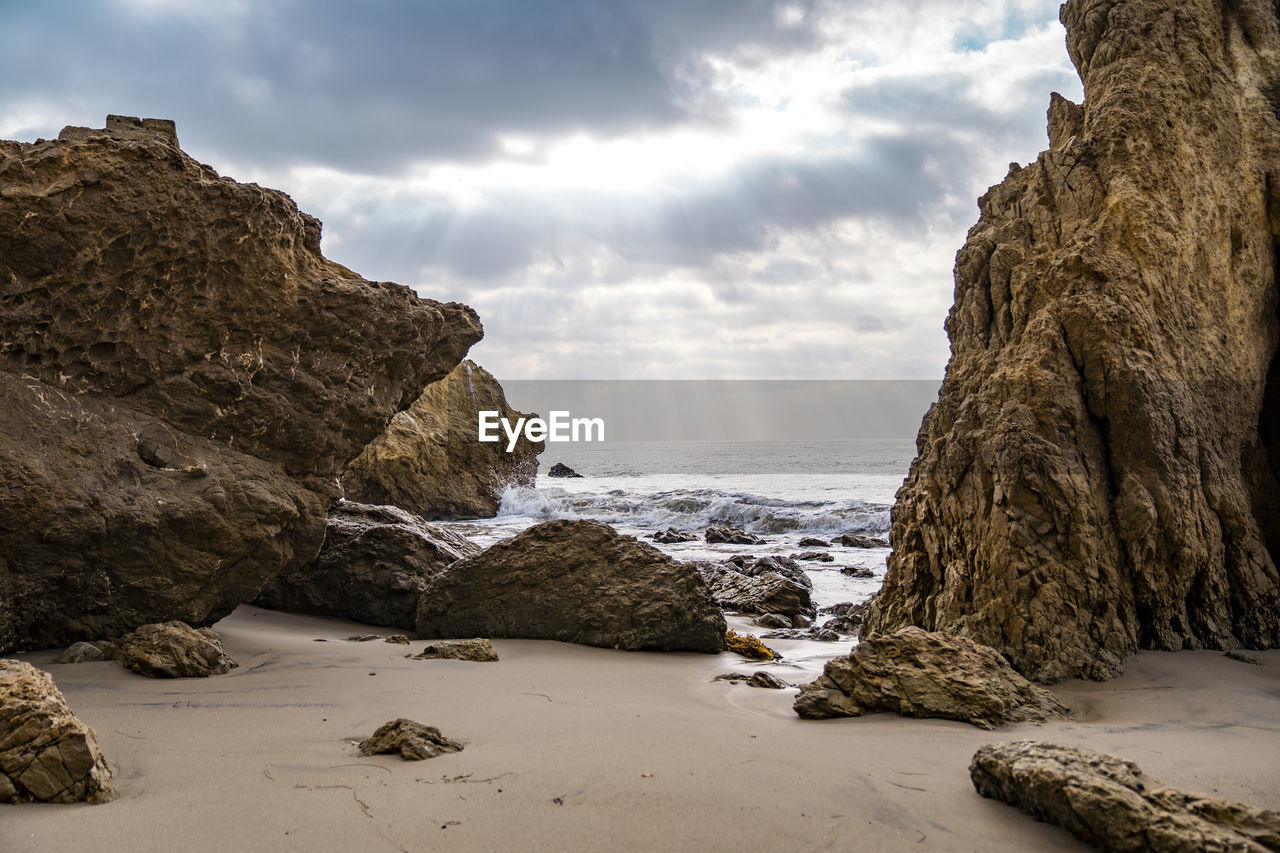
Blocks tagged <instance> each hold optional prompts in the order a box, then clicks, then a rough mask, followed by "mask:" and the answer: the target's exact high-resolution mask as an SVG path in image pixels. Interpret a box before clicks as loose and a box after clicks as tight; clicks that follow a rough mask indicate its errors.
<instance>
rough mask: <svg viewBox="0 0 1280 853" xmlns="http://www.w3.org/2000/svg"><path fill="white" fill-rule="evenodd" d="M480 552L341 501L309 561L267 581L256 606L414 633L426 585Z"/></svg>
mask: <svg viewBox="0 0 1280 853" xmlns="http://www.w3.org/2000/svg"><path fill="white" fill-rule="evenodd" d="M479 551H480V547H479V546H478V545H476V544H474V543H472V542H471V541H469V540H468V539H466V538H464V537H462V536H460V535H458V534H457V533H454V532H453V531H452V530H448V529H446V528H443V527H439V526H437V525H434V524H428V523H427V522H425V521H423V520H422V519H421V518H418V517H417V516H416V515H413V514H412V513H408V512H405V511H404V510H402V509H399V508H397V507H393V506H369V505H368V504H358V503H354V502H352V501H343V502H341V503H339V504H337V505H335V506H334V507H333V509H332V510H330V512H329V523H328V527H327V530H326V532H325V538H324V545H323V546H322V547H321V548H320V554H319V556H318V557H316V560H315V562H313V563H308V564H307V565H305V566H302V567H301V568H297V569H291V570H289V571H287V572H284V573H283V574H281V575H280V576H279V577H276V578H274V579H272V580H271V581H269V582H268V583H267V585H266V586H265V587H263V589H262V592H261V593H260V594H259V595H258V597H257V598H256V599H255V600H254V604H257V605H258V606H260V607H268V608H270V609H272V610H287V611H290V612H293V613H312V614H317V615H321V616H333V617H335V618H338V619H351V620H354V621H356V622H365V623H367V624H369V625H380V626H383V627H388V628H407V629H412V628H413V624H414V618H415V614H416V613H417V609H418V596H420V595H421V594H422V591H423V590H424V589H426V587H427V582H428V581H429V580H430V579H431V578H432V577H434V576H435V575H436V574H437V573H438V572H439V571H440V570H441V569H443V568H444V567H445V566H447V565H449V564H450V563H452V562H454V561H456V560H461V559H462V558H463V557H469V556H471V555H472V554H477V553H479Z"/></svg>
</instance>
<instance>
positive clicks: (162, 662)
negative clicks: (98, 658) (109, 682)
mask: <svg viewBox="0 0 1280 853" xmlns="http://www.w3.org/2000/svg"><path fill="white" fill-rule="evenodd" d="M107 654H108V655H109V656H110V657H111V658H113V659H115V660H118V661H119V662H120V665H121V666H123V667H124V668H125V669H131V670H133V671H134V672H136V673H138V674H139V675H146V676H149V677H150V678H208V677H209V676H211V675H224V674H225V673H228V672H230V671H231V670H233V669H235V668H236V667H237V666H239V664H237V663H236V662H235V661H233V660H232V659H231V658H230V656H228V655H227V653H226V652H225V651H223V649H222V637H220V636H218V633H217V632H216V631H214V630H213V629H212V628H192V627H191V626H190V625H188V624H186V623H185V622H178V621H173V622H163V623H159V624H155V625H143V626H142V627H141V628H138V630H136V631H132V632H130V633H129V634H126V635H125V636H123V637H121V638H120V639H119V640H116V641H115V642H113V643H110V644H109V645H108V648H107Z"/></svg>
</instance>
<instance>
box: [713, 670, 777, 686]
mask: <svg viewBox="0 0 1280 853" xmlns="http://www.w3.org/2000/svg"><path fill="white" fill-rule="evenodd" d="M711 680H712V681H728V682H731V683H734V684H737V683H739V682H741V683H743V684H745V685H747V686H748V687H763V688H765V689H768V690H783V689H785V688H787V687H790V686H791V685H790V684H787V682H785V681H783V680H782V679H781V678H778V677H777V676H776V675H773V674H772V673H768V672H765V671H764V670H763V669H758V670H756V671H755V672H753V673H752V674H751V675H743V674H742V673H740V672H726V673H725V674H724V675H717V676H716V677H715V678H713V679H711Z"/></svg>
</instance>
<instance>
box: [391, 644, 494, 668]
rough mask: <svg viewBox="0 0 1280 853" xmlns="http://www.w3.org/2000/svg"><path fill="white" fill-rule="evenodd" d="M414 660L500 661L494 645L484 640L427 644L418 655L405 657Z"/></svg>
mask: <svg viewBox="0 0 1280 853" xmlns="http://www.w3.org/2000/svg"><path fill="white" fill-rule="evenodd" d="M405 657H407V658H411V659H413V660H467V661H474V662H476V663H492V662H494V661H496V660H497V659H498V653H497V652H496V651H495V650H494V648H493V643H491V642H489V641H488V640H486V639H484V638H473V639H470V640H436V641H435V642H433V643H427V645H426V646H425V647H423V649H422V651H420V652H418V653H417V654H416V655H405Z"/></svg>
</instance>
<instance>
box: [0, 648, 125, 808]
mask: <svg viewBox="0 0 1280 853" xmlns="http://www.w3.org/2000/svg"><path fill="white" fill-rule="evenodd" d="M114 798H115V791H113V790H112V788H111V771H110V770H109V769H108V768H107V763H106V761H105V760H104V759H103V757H102V753H101V752H99V750H98V738H97V736H96V735H95V734H94V733H93V729H91V728H89V727H88V726H86V725H85V724H84V723H82V722H80V721H79V720H78V719H76V716H75V715H74V714H73V713H71V709H70V708H68V707H67V702H66V700H65V699H63V698H62V691H60V690H58V688H57V686H56V685H55V684H54V683H53V679H52V678H51V677H50V676H49V674H48V673H47V672H42V671H41V670H38V669H36V668H35V667H34V666H32V665H31V664H29V663H26V662H24V661H17V660H0V803H21V802H42V803H74V802H82V801H83V802H89V803H105V802H107V801H108V800H112V799H114Z"/></svg>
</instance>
